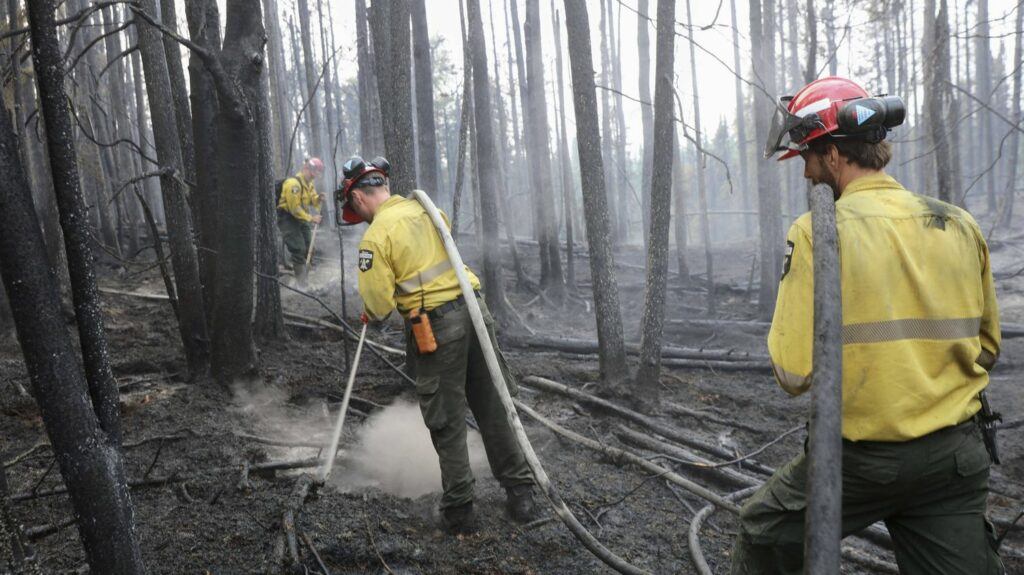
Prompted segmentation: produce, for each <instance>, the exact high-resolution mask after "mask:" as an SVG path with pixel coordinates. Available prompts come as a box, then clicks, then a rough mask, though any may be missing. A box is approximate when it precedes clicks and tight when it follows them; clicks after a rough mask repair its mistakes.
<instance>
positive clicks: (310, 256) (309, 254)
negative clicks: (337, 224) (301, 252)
mask: <svg viewBox="0 0 1024 575" xmlns="http://www.w3.org/2000/svg"><path fill="white" fill-rule="evenodd" d="M319 227H320V222H317V223H315V224H313V233H312V234H310V236H311V237H310V238H309V251H308V252H306V265H307V266H308V265H309V262H311V261H313V246H315V245H316V229H317V228H319Z"/></svg>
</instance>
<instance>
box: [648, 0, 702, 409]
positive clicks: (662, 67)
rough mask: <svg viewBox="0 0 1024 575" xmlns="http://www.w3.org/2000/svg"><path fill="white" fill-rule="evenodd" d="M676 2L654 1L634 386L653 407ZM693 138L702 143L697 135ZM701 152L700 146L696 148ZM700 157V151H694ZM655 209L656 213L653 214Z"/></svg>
mask: <svg viewBox="0 0 1024 575" xmlns="http://www.w3.org/2000/svg"><path fill="white" fill-rule="evenodd" d="M675 10H676V7H675V0H658V8H657V14H658V19H657V22H658V28H657V34H656V41H655V46H656V55H655V64H654V79H655V81H654V141H653V143H654V165H656V166H662V167H663V169H659V170H657V171H656V172H654V173H653V174H651V206H652V210H651V236H650V237H651V243H650V245H649V246H648V247H647V284H646V285H647V291H646V294H645V297H644V316H643V321H642V323H641V324H640V365H639V367H638V368H637V371H636V386H637V388H639V389H640V390H641V391H640V393H638V394H636V395H634V397H642V398H643V401H644V403H646V404H648V405H657V402H658V397H659V395H660V392H661V389H660V388H661V383H660V379H661V340H662V335H663V333H664V330H665V284H666V280H667V279H668V228H669V221H670V216H669V210H666V209H662V207H663V206H667V205H669V204H671V203H672V162H673V161H674V159H675V137H674V134H675V115H674V114H673V113H672V96H673V92H674V88H673V87H672V77H673V73H672V71H673V68H674V66H675V33H674V31H673V26H674V23H675ZM697 137H698V138H700V133H699V132H698V134H697ZM698 148H699V146H698ZM698 152H699V149H698ZM655 206H657V207H658V208H657V209H653V208H654V207H655Z"/></svg>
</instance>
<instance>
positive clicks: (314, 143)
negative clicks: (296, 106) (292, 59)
mask: <svg viewBox="0 0 1024 575" xmlns="http://www.w3.org/2000/svg"><path fill="white" fill-rule="evenodd" d="M296 8H297V9H298V11H299V32H300V34H299V35H300V36H301V41H302V56H303V58H302V63H303V65H304V66H305V69H306V92H305V94H303V96H304V97H303V101H304V102H305V101H308V102H309V105H308V106H306V112H305V113H306V114H307V117H308V118H309V150H307V153H306V155H307V156H319V157H321V158H327V157H328V154H329V148H328V147H327V144H326V143H325V142H324V125H323V119H322V118H321V116H320V114H321V113H322V110H323V106H322V105H321V104H320V98H319V95H318V93H319V92H320V91H321V90H322V87H323V84H322V82H319V81H318V78H319V77H320V72H319V68H318V67H317V65H316V56H315V55H314V54H313V42H312V38H313V30H312V28H311V27H310V25H309V2H308V1H307V0H298V2H297V3H296ZM295 48H297V46H295ZM326 57H327V55H326V54H325V55H324V58H326Z"/></svg>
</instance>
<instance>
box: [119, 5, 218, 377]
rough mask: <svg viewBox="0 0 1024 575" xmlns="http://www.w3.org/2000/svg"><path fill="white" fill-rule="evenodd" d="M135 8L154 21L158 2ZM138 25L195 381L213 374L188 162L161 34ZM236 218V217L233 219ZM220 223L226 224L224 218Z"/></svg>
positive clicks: (187, 350) (182, 318)
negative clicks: (187, 184) (190, 203)
mask: <svg viewBox="0 0 1024 575" xmlns="http://www.w3.org/2000/svg"><path fill="white" fill-rule="evenodd" d="M133 10H134V11H135V14H136V15H137V16H138V15H139V14H140V12H141V13H144V14H146V15H147V16H148V17H149V18H150V19H153V20H155V14H156V0H143V2H142V6H141V7H134V8H133ZM139 20H141V18H140V19H139ZM139 20H136V22H139ZM136 26H138V36H139V51H140V52H141V54H142V60H143V72H144V74H145V76H146V92H147V96H148V98H149V110H150V113H151V114H152V119H153V137H154V140H155V142H156V149H157V158H158V160H159V161H160V163H161V164H162V165H163V166H166V167H168V168H170V169H171V173H167V174H166V175H163V176H161V177H160V189H161V191H162V192H163V194H162V195H163V200H164V212H165V215H166V217H167V236H168V238H169V239H170V244H171V265H172V266H173V268H174V279H175V285H176V287H177V296H178V301H179V306H178V328H179V331H180V333H181V341H182V344H183V346H184V348H185V358H186V360H187V362H188V370H189V377H190V378H192V379H195V378H198V377H203V376H204V375H205V374H206V373H207V371H208V370H209V365H210V363H209V362H210V351H209V350H210V348H209V338H208V335H207V328H206V326H207V324H206V314H205V310H204V306H203V291H202V282H201V281H200V278H199V260H198V257H197V255H196V246H195V243H193V234H192V214H191V212H190V211H189V207H188V202H187V192H186V189H185V184H184V183H183V182H182V177H184V171H183V170H184V164H183V160H182V157H181V147H180V146H181V139H180V138H179V137H178V124H177V120H176V119H175V114H174V107H173V105H172V104H171V102H170V99H171V97H172V94H171V83H170V74H169V73H168V71H167V57H166V55H165V53H164V47H163V44H162V42H161V38H160V31H159V30H157V29H156V28H155V27H154V26H152V25H149V24H139V23H137V24H136ZM234 217H237V215H234V216H232V218H229V220H230V219H233V218H234ZM221 222H222V223H224V221H223V220H221Z"/></svg>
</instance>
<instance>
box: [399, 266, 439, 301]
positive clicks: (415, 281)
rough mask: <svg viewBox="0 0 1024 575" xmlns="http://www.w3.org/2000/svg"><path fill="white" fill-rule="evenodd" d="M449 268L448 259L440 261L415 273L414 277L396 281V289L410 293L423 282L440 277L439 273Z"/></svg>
mask: <svg viewBox="0 0 1024 575" xmlns="http://www.w3.org/2000/svg"><path fill="white" fill-rule="evenodd" d="M450 269H452V263H451V262H450V261H448V260H444V261H442V262H441V263H439V264H437V265H435V266H433V267H431V268H427V269H425V270H423V271H422V272H420V273H418V274H416V277H414V278H411V279H407V280H405V281H400V282H398V291H399V292H400V293H412V292H414V291H416V290H417V289H419V288H420V286H422V285H423V284H426V283H430V282H431V281H433V280H435V279H437V278H439V277H441V274H443V273H444V272H446V271H448V270H450Z"/></svg>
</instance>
